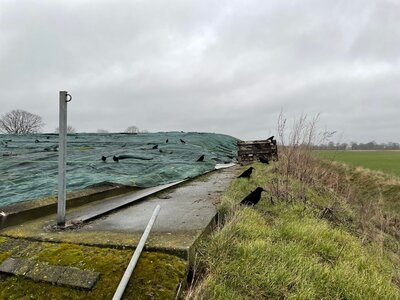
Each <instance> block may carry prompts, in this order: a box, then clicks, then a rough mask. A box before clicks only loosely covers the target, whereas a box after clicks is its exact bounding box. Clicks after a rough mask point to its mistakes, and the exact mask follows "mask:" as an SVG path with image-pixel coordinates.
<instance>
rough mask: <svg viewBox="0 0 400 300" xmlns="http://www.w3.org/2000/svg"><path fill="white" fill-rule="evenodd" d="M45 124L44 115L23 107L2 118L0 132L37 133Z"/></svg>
mask: <svg viewBox="0 0 400 300" xmlns="http://www.w3.org/2000/svg"><path fill="white" fill-rule="evenodd" d="M43 126H44V122H43V120H42V117H40V116H38V115H35V114H32V113H30V112H27V111H25V110H22V109H14V110H12V111H10V112H9V113H6V114H5V115H3V116H2V117H1V119H0V132H3V133H36V132H39V131H40V130H41V129H42V127H43Z"/></svg>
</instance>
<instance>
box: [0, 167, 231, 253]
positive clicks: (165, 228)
mask: <svg viewBox="0 0 400 300" xmlns="http://www.w3.org/2000/svg"><path fill="white" fill-rule="evenodd" d="M236 174H237V167H231V168H226V169H221V170H218V171H214V172H211V173H208V174H206V175H203V176H200V177H198V178H196V179H193V180H190V181H188V182H185V183H182V184H180V185H179V186H177V187H172V188H169V189H168V190H165V191H163V192H159V193H157V194H155V195H153V196H149V197H146V198H145V199H143V200H142V199H141V200H140V201H139V200H137V201H135V202H133V203H132V204H131V205H129V206H127V207H124V208H120V209H118V210H116V211H113V212H111V213H108V214H103V215H102V216H101V217H99V218H93V219H91V221H88V222H83V223H79V224H77V225H76V226H73V227H71V228H69V229H65V230H62V231H60V230H55V229H54V224H55V220H56V215H55V214H53V215H50V216H47V217H43V218H40V219H36V220H32V221H28V222H25V223H23V224H21V225H16V226H13V227H8V228H5V229H3V230H1V231H0V235H5V236H10V237H22V238H28V239H32V240H40V241H53V242H67V243H77V244H83V245H96V246H102V247H117V248H135V247H136V245H137V243H138V241H139V239H140V237H141V235H142V233H143V231H144V229H145V227H146V225H147V222H148V221H149V219H150V216H151V214H152V212H153V210H154V208H155V207H156V205H157V204H160V205H161V211H160V214H159V216H158V218H157V220H156V222H155V224H154V226H153V229H152V232H151V233H150V237H149V239H148V241H147V243H146V249H147V250H150V251H158V252H166V253H171V254H175V255H178V256H180V257H182V258H185V259H189V257H190V254H191V251H190V250H191V249H193V245H194V244H195V242H196V240H197V239H198V238H199V236H201V235H202V234H203V233H205V232H207V230H209V229H210V228H211V226H212V225H213V223H214V222H215V218H216V213H217V211H216V203H217V202H218V201H219V198H220V196H221V194H222V193H223V192H224V191H225V190H226V189H227V187H228V186H229V184H230V182H231V181H232V179H233V178H235V176H236ZM129 195H131V196H132V197H134V195H135V193H132V194H129ZM129 195H124V196H117V197H113V198H109V199H104V200H102V201H97V202H93V203H90V204H87V205H84V206H81V207H78V208H74V209H71V210H70V211H68V212H67V218H68V219H69V220H71V219H74V220H79V219H85V216H87V215H88V214H91V213H92V212H93V211H96V210H98V211H102V209H103V208H104V207H106V206H109V205H110V202H111V201H115V202H116V201H118V199H119V200H121V197H125V198H126V197H129Z"/></svg>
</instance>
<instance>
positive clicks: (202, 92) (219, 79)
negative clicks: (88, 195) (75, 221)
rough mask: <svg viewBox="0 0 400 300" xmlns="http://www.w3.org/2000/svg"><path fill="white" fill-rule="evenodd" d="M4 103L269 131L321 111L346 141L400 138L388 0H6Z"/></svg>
mask: <svg viewBox="0 0 400 300" xmlns="http://www.w3.org/2000/svg"><path fill="white" fill-rule="evenodd" d="M0 6H1V8H0V69H1V70H2V71H1V72H0V99H1V100H0V101H1V104H2V105H1V112H0V113H5V112H7V111H8V110H11V109H14V108H22V109H26V110H29V111H32V112H34V113H38V114H40V115H42V116H43V118H44V120H45V122H46V123H47V126H46V130H48V131H53V130H54V128H55V127H56V126H57V122H58V121H57V118H58V91H59V90H68V91H69V92H71V94H73V96H74V99H73V101H72V102H71V103H70V108H69V122H70V123H71V124H72V125H73V126H75V127H76V128H78V130H81V131H96V129H98V128H104V129H108V130H111V131H121V130H124V129H125V128H126V127H127V126H129V125H137V126H138V127H140V128H146V129H149V130H154V131H157V130H160V131H164V130H191V131H213V132H221V133H227V134H231V135H233V136H236V137H239V138H243V139H250V138H251V139H253V138H262V137H265V136H266V135H268V134H270V133H271V134H273V133H274V131H275V127H276V118H277V116H278V115H279V112H280V111H281V110H283V111H284V112H286V113H287V114H288V116H294V115H299V114H301V113H308V114H314V113H318V112H320V113H321V123H322V124H326V125H327V126H328V127H329V129H330V130H338V131H340V132H343V133H344V139H346V140H348V141H350V140H360V141H367V140H373V139H375V140H377V141H380V140H379V139H381V140H382V141H386V140H392V141H398V133H397V132H396V129H395V128H399V127H400V121H398V118H397V117H396V116H397V114H398V112H399V109H398V108H397V106H396V102H397V101H398V99H397V98H398V95H399V92H400V88H399V87H398V79H399V74H400V69H399V66H400V60H399V53H400V51H399V50H400V49H399V45H400V44H399V43H396V42H397V41H398V40H399V37H400V26H397V25H398V21H397V20H398V19H399V17H400V10H399V9H398V8H399V5H398V4H397V3H396V2H395V1H379V2H377V1H372V0H363V1H362V0H355V1H351V2H350V1H345V0H342V1H318V0H307V1H239V0H235V1H211V0H210V1H183V0H180V1H161V0H159V1H114V2H109V1H96V2H94V1H58V2H54V1H41V2H34V1H16V2H12V1H2V2H0Z"/></svg>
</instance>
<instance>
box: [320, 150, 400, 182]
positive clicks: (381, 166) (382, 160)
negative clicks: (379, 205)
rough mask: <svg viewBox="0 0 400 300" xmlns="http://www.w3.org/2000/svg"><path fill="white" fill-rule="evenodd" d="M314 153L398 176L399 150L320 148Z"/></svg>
mask: <svg viewBox="0 0 400 300" xmlns="http://www.w3.org/2000/svg"><path fill="white" fill-rule="evenodd" d="M316 153H317V154H318V155H320V156H322V157H324V158H326V159H329V160H334V161H339V162H343V163H345V164H348V165H350V166H353V167H363V168H367V169H371V170H375V171H382V172H384V173H388V174H392V175H396V176H398V177H400V151H392V150H386V151H374V150H347V151H343V150H341V151H334V150H321V151H316Z"/></svg>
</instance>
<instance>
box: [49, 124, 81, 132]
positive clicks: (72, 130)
mask: <svg viewBox="0 0 400 300" xmlns="http://www.w3.org/2000/svg"><path fill="white" fill-rule="evenodd" d="M54 132H55V133H59V132H60V128H59V127H57V128H56V130H54ZM67 133H76V128H74V127H72V126H71V125H68V126H67Z"/></svg>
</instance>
